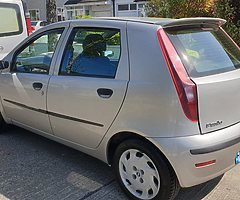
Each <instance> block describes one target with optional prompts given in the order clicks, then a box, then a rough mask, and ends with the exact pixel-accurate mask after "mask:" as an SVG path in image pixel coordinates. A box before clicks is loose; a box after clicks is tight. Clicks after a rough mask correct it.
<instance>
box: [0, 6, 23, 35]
mask: <svg viewBox="0 0 240 200" xmlns="http://www.w3.org/2000/svg"><path fill="white" fill-rule="evenodd" d="M0 7H1V8H11V9H14V10H15V11H16V14H17V22H18V31H13V32H8V33H0V37H6V36H14V35H20V34H22V33H23V22H22V16H21V10H20V7H19V5H18V4H10V3H0Z"/></svg>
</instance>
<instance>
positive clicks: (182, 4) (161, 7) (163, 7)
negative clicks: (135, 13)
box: [146, 0, 214, 18]
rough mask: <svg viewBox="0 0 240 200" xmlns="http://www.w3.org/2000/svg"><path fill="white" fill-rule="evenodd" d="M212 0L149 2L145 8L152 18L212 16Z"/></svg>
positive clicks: (160, 0) (153, 0) (158, 0)
mask: <svg viewBox="0 0 240 200" xmlns="http://www.w3.org/2000/svg"><path fill="white" fill-rule="evenodd" d="M213 4H214V0H194V1H193V0H150V1H149V3H148V4H147V6H146V10H147V13H148V16H150V17H151V16H152V17H156V16H157V17H169V18H182V17H189V16H191V17H197V16H212V15H213Z"/></svg>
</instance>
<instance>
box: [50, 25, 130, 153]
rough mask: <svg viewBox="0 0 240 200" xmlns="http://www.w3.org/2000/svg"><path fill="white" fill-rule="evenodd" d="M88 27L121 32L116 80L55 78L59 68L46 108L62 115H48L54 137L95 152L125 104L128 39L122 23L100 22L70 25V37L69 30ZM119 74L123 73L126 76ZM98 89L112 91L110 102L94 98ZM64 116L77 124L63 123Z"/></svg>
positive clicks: (53, 78) (51, 85)
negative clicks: (69, 117) (92, 149)
mask: <svg viewBox="0 0 240 200" xmlns="http://www.w3.org/2000/svg"><path fill="white" fill-rule="evenodd" d="M90 26H91V27H98V28H99V27H103V28H108V27H111V28H117V29H120V31H121V57H120V61H119V64H118V69H119V70H117V74H116V77H115V79H108V78H93V77H81V76H63V75H58V71H59V67H56V68H55V71H54V75H53V76H52V77H51V79H50V82H49V87H48V97H47V105H48V111H49V112H51V113H52V112H53V113H58V114H61V115H62V117H59V116H51V115H50V121H51V124H52V128H53V132H54V134H55V135H56V136H58V137H62V138H65V139H67V140H70V141H74V142H75V143H78V144H80V145H82V146H86V147H88V148H96V147H97V146H98V145H99V143H100V142H101V140H102V138H103V137H104V135H105V134H106V132H107V130H108V129H109V127H110V125H111V124H112V122H113V121H114V119H115V117H116V116H117V114H118V111H119V110H120V108H121V105H122V102H123V101H124V98H125V93H126V89H127V84H128V81H129V76H128V74H129V73H128V71H129V63H128V52H127V44H126V43H125V42H124V41H126V39H127V36H126V23H125V22H120V23H118V24H112V22H109V25H108V23H105V26H103V25H102V22H101V21H97V22H94V23H93V22H92V21H87V22H85V23H79V22H73V23H71V25H70V27H71V28H70V29H69V33H70V32H71V31H72V28H75V27H77V28H79V27H90ZM63 46H65V45H63ZM62 53H63V51H62V52H61V54H60V55H59V56H60V57H62V56H61V55H62ZM60 64H61V59H59V61H58V64H56V66H60ZM122 71H124V72H125V74H124V75H125V76H124V75H123V72H122ZM99 88H109V89H111V90H113V95H112V96H111V97H110V98H109V99H104V98H101V97H99V95H98V94H97V90H98V89H99ZM59 99H61V101H59ZM64 116H71V117H73V118H75V119H78V122H77V123H76V121H74V120H70V119H69V120H66V119H64ZM80 121H82V122H80ZM66 133H68V134H66Z"/></svg>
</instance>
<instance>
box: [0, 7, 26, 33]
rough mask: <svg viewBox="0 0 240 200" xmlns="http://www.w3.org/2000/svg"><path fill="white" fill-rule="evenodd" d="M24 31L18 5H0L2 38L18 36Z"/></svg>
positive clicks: (0, 31)
mask: <svg viewBox="0 0 240 200" xmlns="http://www.w3.org/2000/svg"><path fill="white" fill-rule="evenodd" d="M22 31H23V28H22V21H21V14H20V8H19V6H18V5H17V4H8V3H0V37H4V36H11V35H18V34H21V33H22Z"/></svg>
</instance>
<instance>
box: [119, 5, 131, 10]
mask: <svg viewBox="0 0 240 200" xmlns="http://www.w3.org/2000/svg"><path fill="white" fill-rule="evenodd" d="M128 5H129V4H120V5H118V10H119V11H124V10H128Z"/></svg>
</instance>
